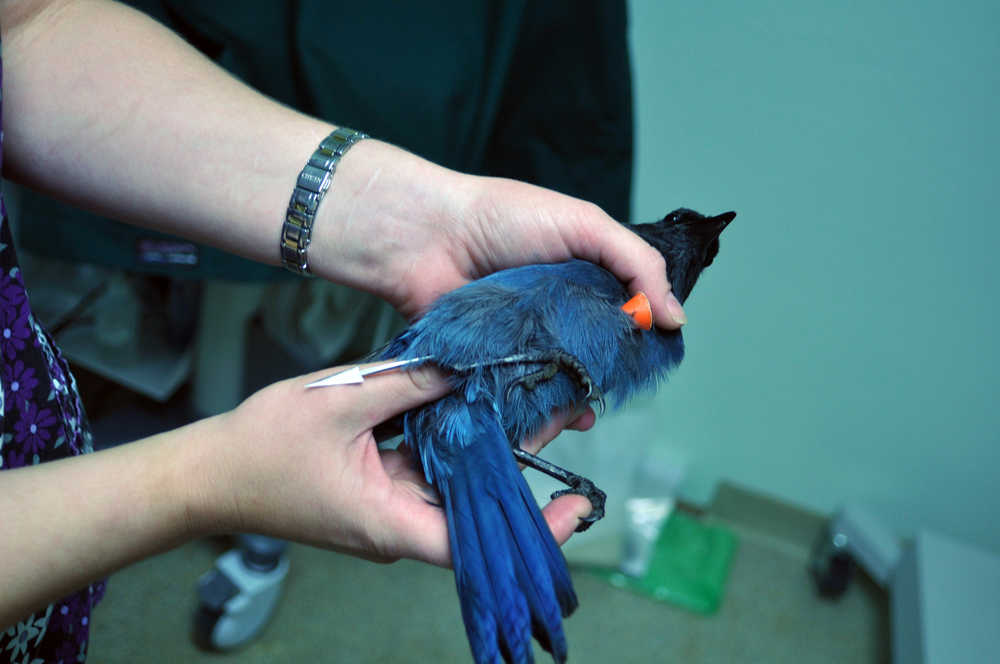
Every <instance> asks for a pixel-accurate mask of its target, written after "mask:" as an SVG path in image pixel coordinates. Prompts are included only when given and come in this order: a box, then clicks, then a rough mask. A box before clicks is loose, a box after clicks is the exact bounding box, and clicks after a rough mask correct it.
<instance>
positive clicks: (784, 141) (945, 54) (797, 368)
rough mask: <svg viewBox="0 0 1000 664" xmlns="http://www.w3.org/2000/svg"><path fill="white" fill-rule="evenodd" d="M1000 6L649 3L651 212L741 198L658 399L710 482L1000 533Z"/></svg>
mask: <svg viewBox="0 0 1000 664" xmlns="http://www.w3.org/2000/svg"><path fill="white" fill-rule="evenodd" d="M998 8H1000V5H998V4H997V3H995V2H992V3H991V2H963V3H957V4H956V3H949V4H946V3H943V2H939V3H927V2H901V1H899V0H892V1H890V2H885V3H865V2H832V3H830V2H815V1H808V2H794V1H791V0H778V1H775V2H762V3H740V2H723V1H705V2H698V3H687V2H655V1H652V0H633V1H632V2H631V3H630V12H631V37H632V52H633V67H634V74H635V91H636V102H637V104H636V121H637V129H638V133H637V162H636V184H635V193H634V195H635V206H634V209H635V216H636V219H637V220H651V219H653V218H655V217H657V216H658V215H661V214H662V213H663V212H664V211H666V210H667V209H670V208H672V207H674V206H677V205H681V204H683V205H688V206H690V207H694V208H696V209H699V210H702V211H705V212H713V213H714V212H721V211H723V210H727V209H735V210H737V211H738V212H739V216H738V217H737V219H736V221H735V222H734V224H733V225H732V226H730V228H729V229H728V230H727V231H726V234H725V237H724V238H723V242H722V251H721V254H720V256H719V259H718V261H717V262H716V264H715V265H713V266H712V267H711V268H710V269H709V271H708V272H707V273H706V275H705V277H704V278H703V280H702V281H701V282H699V285H698V288H697V289H696V291H695V293H694V295H693V296H692V299H691V300H690V302H689V305H688V307H687V309H688V315H689V318H690V321H691V322H690V324H689V326H688V328H687V332H686V336H687V342H688V357H687V360H686V361H685V365H684V366H683V367H681V369H680V371H679V372H678V374H677V375H676V377H675V379H674V380H673V382H672V384H671V385H670V386H668V387H667V388H666V389H665V390H664V391H663V392H662V393H661V395H660V396H659V397H657V402H656V404H657V411H658V415H660V416H661V419H660V420H659V424H658V426H657V427H656V428H657V429H658V432H657V434H656V439H655V444H656V446H657V447H659V448H661V451H662V452H663V453H665V454H667V455H668V456H669V457H671V458H677V459H682V460H683V461H684V463H685V464H686V465H687V472H686V476H685V480H684V482H683V484H682V490H683V493H684V494H686V495H687V496H688V497H689V498H693V499H695V500H706V499H707V498H708V497H709V496H710V495H711V492H712V489H713V487H714V485H715V483H716V481H717V480H719V479H720V478H729V479H733V480H736V481H739V482H741V483H743V484H746V485H749V486H750V487H753V488H756V489H759V490H762V491H765V492H768V493H771V494H773V495H776V496H779V497H782V498H786V499H790V500H793V501H796V502H799V503H802V504H805V505H808V506H811V507H814V508H818V509H822V510H831V509H833V508H834V507H835V506H836V505H837V504H838V503H840V502H841V501H845V500H847V501H854V502H861V503H864V504H866V505H868V506H869V507H870V508H871V509H872V511H873V512H874V513H875V514H876V515H878V516H880V517H882V518H883V519H885V521H886V523H887V524H888V525H890V526H891V527H893V528H895V529H896V530H898V531H899V532H900V533H901V534H907V533H910V532H912V531H913V530H914V529H915V528H916V527H918V526H925V527H930V528H933V529H935V530H939V531H942V532H946V533H950V534H953V535H957V536H960V537H962V538H964V539H968V540H970V541H973V542H977V543H979V544H981V545H984V546H987V547H989V548H992V549H994V550H1000V525H998V517H1000V449H998V448H1000V445H998V442H1000V434H998V429H1000V404H998V398H997V393H998V388H1000V379H998V370H1000V351H998V342H997V323H998V315H997V311H996V308H997V306H998V304H997V295H996V293H997V290H998V286H1000V280H998V278H997V269H998V267H997V261H996V259H995V256H996V254H997V252H998V251H1000V220H998V219H997V215H996V211H997V210H998V208H1000V193H998V192H1000V181H998V180H1000V178H998V173H1000V169H998V166H1000V158H998V156H997V155H998V152H1000V130H998V122H1000V36H998V35H1000V32H998V28H1000V9H998ZM602 433H603V435H606V436H611V435H613V433H612V432H610V431H608V430H607V429H605V430H604V431H603V432H602Z"/></svg>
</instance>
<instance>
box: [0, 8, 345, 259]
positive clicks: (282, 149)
mask: <svg viewBox="0 0 1000 664" xmlns="http://www.w3.org/2000/svg"><path fill="white" fill-rule="evenodd" d="M18 4H19V3H17V2H8V3H6V6H5V8H4V14H3V16H2V17H0V19H2V28H3V122H4V127H3V129H4V134H5V138H4V163H3V171H4V175H5V176H7V177H9V178H10V179H13V180H15V181H19V182H22V183H24V184H26V185H28V186H30V187H32V188H36V189H39V190H42V191H45V192H47V193H51V194H53V195H55V196H57V197H59V198H62V199H64V200H67V201H69V202H71V203H75V204H77V205H80V206H82V207H86V208H88V209H91V210H95V211H97V212H100V213H102V214H105V215H107V216H110V217H113V218H117V219H122V220H125V221H129V222H131V223H136V224H140V225H144V226H150V227H154V228H157V229H161V230H165V231H169V232H174V233H177V234H179V235H183V236H186V237H190V238H193V239H197V240H200V241H203V242H206V243H208V244H212V245H215V246H219V247H221V248H224V249H227V250H231V251H234V252H236V253H239V254H242V255H244V256H247V257H250V258H253V259H256V260H261V261H264V262H268V263H277V262H278V260H279V250H278V244H279V242H278V241H279V236H280V225H281V220H282V218H283V215H284V211H285V208H286V207H287V205H288V199H289V196H290V194H291V192H292V188H293V186H294V183H295V178H296V176H297V175H298V172H299V171H300V170H301V169H302V167H303V166H304V165H305V162H306V159H307V158H308V157H309V154H310V153H311V151H312V150H313V149H315V147H316V146H317V145H318V144H319V142H320V141H321V140H322V138H323V137H324V136H326V135H327V134H328V133H329V132H330V131H331V130H332V128H333V126H332V125H330V124H328V123H324V122H320V121H318V120H315V119H312V118H309V117H307V116H304V115H302V114H301V113H298V112H295V111H293V110H291V109H289V108H287V107H285V106H282V105H280V104H278V103H276V102H274V101H272V100H270V99H268V98H266V97H264V96H263V95H260V94H258V93H257V92H255V91H253V90H252V89H250V88H249V87H247V86H245V85H243V84H242V83H240V82H239V81H237V80H236V79H235V78H233V77H231V76H230V75H229V74H228V73H226V72H225V71H223V70H222V69H220V68H219V67H217V66H215V65H214V64H213V63H211V62H210V61H209V60H207V59H206V58H204V57H203V56H202V55H201V54H200V53H198V52H197V51H196V50H195V49H193V48H192V47H190V46H189V45H187V44H186V43H185V42H184V41H183V40H182V39H181V38H179V37H178V36H176V35H175V34H173V33H172V32H170V31H169V30H167V29H166V28H164V27H163V26H161V25H160V24H158V23H156V22H155V21H153V20H152V19H150V18H148V17H147V16H145V15H143V14H141V13H140V12H137V11H134V10H132V9H130V8H128V7H126V6H123V5H119V4H117V3H113V2H105V1H102V0H79V1H77V2H61V1H60V2H53V1H50V2H41V3H38V2H36V3H34V4H36V5H41V6H44V8H43V9H41V10H40V11H38V12H35V13H31V14H29V15H28V16H19V15H18V13H17V12H16V9H17V5H18ZM20 4H24V3H20ZM28 4H31V3H30V2H29V3H28ZM345 159H346V158H345Z"/></svg>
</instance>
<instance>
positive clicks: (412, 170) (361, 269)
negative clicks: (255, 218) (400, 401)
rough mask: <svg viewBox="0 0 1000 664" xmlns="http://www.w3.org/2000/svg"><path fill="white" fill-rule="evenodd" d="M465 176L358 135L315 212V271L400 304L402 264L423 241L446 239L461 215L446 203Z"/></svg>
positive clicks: (312, 258) (453, 197)
mask: <svg viewBox="0 0 1000 664" xmlns="http://www.w3.org/2000/svg"><path fill="white" fill-rule="evenodd" d="M466 179H471V178H468V176H462V175H461V174H458V173H456V172H454V171H451V170H449V169H446V168H443V167H441V166H438V165H436V164H434V163H432V162H430V161H427V160H426V159H423V158H421V157H419V156H417V155H415V154H413V153H411V152H408V151H406V150H403V149H401V148H398V147H396V146H394V145H391V144H389V143H385V142H383V141H379V140H375V139H367V140H364V141H361V142H359V143H358V144H356V145H355V146H354V147H353V148H351V150H350V152H348V153H347V154H345V155H344V157H343V159H342V162H341V165H340V166H339V167H338V171H337V178H336V179H335V181H334V182H333V184H332V186H331V189H330V191H329V192H328V194H327V200H326V202H325V203H324V205H323V206H322V207H321V208H320V210H319V213H318V215H317V220H316V224H315V226H314V232H313V239H312V245H311V248H310V264H311V266H312V270H313V272H314V274H316V275H317V276H320V277H323V278H326V279H329V280H331V281H335V282H338V283H342V284H345V285H348V286H353V287H356V288H360V289H362V290H366V291H368V292H371V293H375V294H376V295H378V296H380V297H383V298H385V299H387V300H389V301H390V302H392V303H393V304H394V305H396V306H397V307H398V306H399V305H400V302H399V301H398V297H396V294H398V292H399V290H400V287H401V285H405V284H403V283H402V282H404V281H405V280H406V278H407V276H406V274H404V272H403V269H402V266H409V265H410V261H409V258H408V257H415V256H417V255H418V254H419V251H420V249H421V248H422V247H424V246H426V245H428V244H429V243H435V244H440V243H441V242H440V241H439V239H438V238H439V236H443V235H445V234H446V233H447V229H446V228H445V227H444V226H447V225H449V223H450V222H451V221H454V219H453V218H457V217H458V216H459V215H458V214H455V213H449V212H448V211H447V209H446V205H447V204H448V201H454V200H457V199H458V198H460V196H461V193H462V191H463V184H462V183H463V182H465V180H466ZM426 267H427V269H433V268H434V267H435V266H433V265H427V266H426Z"/></svg>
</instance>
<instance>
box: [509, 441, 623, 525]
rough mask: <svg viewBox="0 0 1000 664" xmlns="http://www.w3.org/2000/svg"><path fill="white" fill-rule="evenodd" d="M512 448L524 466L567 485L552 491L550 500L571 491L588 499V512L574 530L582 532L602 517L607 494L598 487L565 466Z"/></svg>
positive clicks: (517, 448)
mask: <svg viewBox="0 0 1000 664" xmlns="http://www.w3.org/2000/svg"><path fill="white" fill-rule="evenodd" d="M513 449H514V457H515V458H516V459H517V460H518V461H520V462H521V463H523V464H524V465H525V466H528V467H530V468H534V469H535V470H537V471H540V472H543V473H545V474H546V475H548V476H549V477H553V478H555V479H557V480H559V481H560V482H562V483H563V484H565V485H566V486H568V487H569V488H568V489H563V490H562V491H556V492H555V493H553V494H552V496H551V499H552V500H555V499H556V498H558V497H559V496H565V495H567V494H571V493H572V494H576V495H578V496H583V497H584V498H586V499H587V500H589V501H590V508H591V509H590V514H588V515H587V516H585V517H583V518H582V519H580V525H578V526H577V527H576V532H578V533H582V532H583V531H585V530H587V529H588V528H590V526H591V525H593V524H594V523H596V522H598V521H600V520H601V519H603V518H604V503H605V500H606V499H607V494H606V493H604V492H603V491H601V490H600V489H598V488H597V485H596V484H594V483H593V482H591V481H590V480H588V479H587V478H586V477H583V476H582V475H577V474H576V473H571V472H570V471H568V470H566V469H565V468H560V467H559V466H557V465H555V464H554V463H551V462H549V461H546V460H545V459H542V458H539V457H537V456H535V455H534V454H531V453H530V452H525V451H524V450H522V449H521V448H520V447H514V448H513Z"/></svg>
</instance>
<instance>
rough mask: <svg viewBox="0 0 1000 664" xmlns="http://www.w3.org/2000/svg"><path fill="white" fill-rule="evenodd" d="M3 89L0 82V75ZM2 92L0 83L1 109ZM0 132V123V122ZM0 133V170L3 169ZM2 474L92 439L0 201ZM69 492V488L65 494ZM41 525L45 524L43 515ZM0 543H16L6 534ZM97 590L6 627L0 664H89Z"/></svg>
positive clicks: (75, 450)
mask: <svg viewBox="0 0 1000 664" xmlns="http://www.w3.org/2000/svg"><path fill="white" fill-rule="evenodd" d="M0 81H2V74H0ZM2 90H3V86H2V83H0V101H2ZM0 124H2V122H0ZM2 145H3V130H2V129H0V167H2V164H3V150H2ZM0 388H2V389H0V471H5V470H10V469H13V468H19V467H21V466H28V465H34V464H38V463H42V462H44V461H52V460H55V459H60V458H63V457H68V456H75V455H77V454H83V453H86V452H90V451H92V449H93V448H92V445H91V438H90V431H89V429H88V427H87V421H86V416H85V414H84V411H83V406H82V405H81V403H80V399H79V395H78V393H77V389H76V381H75V379H74V378H73V374H72V373H70V370H69V365H68V364H67V363H66V361H65V360H64V359H63V357H62V355H61V354H60V353H59V349H58V348H56V346H55V343H53V341H52V338H51V337H49V335H48V334H46V333H45V331H44V330H42V328H41V327H40V326H39V325H38V322H37V321H35V317H34V316H33V315H32V313H31V305H30V303H29V301H28V292H27V291H26V290H25V288H24V282H23V281H22V280H21V270H20V268H19V267H18V262H17V254H16V253H15V251H14V244H13V240H12V238H11V232H10V226H9V224H8V223H7V210H6V208H5V207H4V205H3V196H2V193H0ZM67 490H69V488H67ZM38 518H40V519H44V518H45V515H44V514H39V515H38ZM0 537H17V533H11V532H5V531H4V530H3V521H0ZM103 594H104V583H103V582H102V583H98V584H95V585H92V586H90V587H88V588H84V589H83V590H81V591H79V592H77V593H76V594H74V595H72V596H70V597H67V598H64V599H62V600H60V601H58V602H56V603H55V604H52V605H50V606H48V607H46V608H45V609H43V610H41V611H38V612H36V613H34V614H33V615H31V616H28V617H26V618H25V619H24V620H20V621H18V622H17V623H15V624H13V625H10V626H6V625H0V664H6V662H10V663H11V664H58V663H62V664H68V663H69V662H82V661H84V660H85V659H86V657H87V642H88V639H89V635H90V612H91V610H92V609H93V607H94V605H95V604H96V603H97V602H98V600H100V598H101V596H102V595H103Z"/></svg>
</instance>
